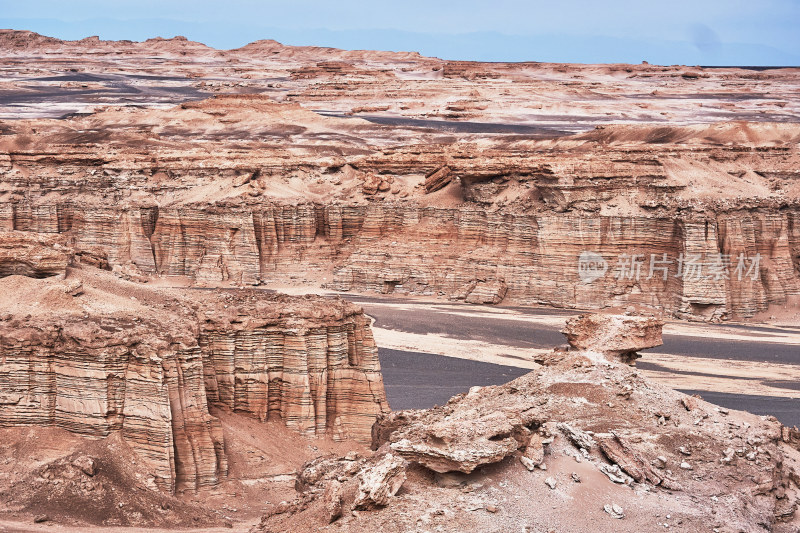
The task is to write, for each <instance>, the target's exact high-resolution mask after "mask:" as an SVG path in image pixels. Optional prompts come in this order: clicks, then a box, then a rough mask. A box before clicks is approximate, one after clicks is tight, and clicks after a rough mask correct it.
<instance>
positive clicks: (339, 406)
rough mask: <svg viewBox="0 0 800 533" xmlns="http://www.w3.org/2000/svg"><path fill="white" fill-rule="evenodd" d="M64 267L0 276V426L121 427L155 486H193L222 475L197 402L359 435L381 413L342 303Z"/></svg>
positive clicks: (91, 430) (366, 435)
mask: <svg viewBox="0 0 800 533" xmlns="http://www.w3.org/2000/svg"><path fill="white" fill-rule="evenodd" d="M69 276H70V277H69V278H68V279H67V280H66V281H63V282H62V281H50V280H31V279H28V278H23V277H19V276H11V277H7V278H4V279H3V280H0V286H2V288H3V292H4V294H5V296H4V300H3V301H4V304H5V305H4V309H5V310H6V311H7V312H8V314H9V315H10V318H9V319H8V320H4V321H2V322H0V358H1V359H2V365H0V403H2V407H3V408H2V409H0V426H2V427H11V426H31V425H33V426H55V427H59V428H64V429H67V430H69V431H72V432H75V433H78V434H82V435H88V436H95V437H104V436H108V435H110V434H112V433H121V435H122V437H123V439H124V440H125V441H126V442H127V443H128V444H129V445H130V446H131V447H132V448H133V449H134V450H135V451H136V452H137V453H139V454H140V455H141V456H142V458H143V459H144V460H146V461H147V462H148V464H150V465H151V468H150V472H151V473H152V475H153V479H154V481H155V482H156V484H157V485H159V486H160V487H162V488H164V489H166V490H175V489H178V490H184V489H192V490H194V489H199V488H203V487H210V486H213V485H215V484H217V483H218V482H219V480H220V479H222V478H224V476H225V475H226V473H227V459H226V455H225V453H224V442H223V435H222V429H221V426H220V425H219V423H218V421H217V419H216V418H215V417H213V416H211V415H210V414H209V410H208V409H209V405H212V406H217V407H223V408H228V409H230V410H235V411H238V412H242V413H247V414H249V415H251V416H253V417H255V418H257V419H259V420H262V421H266V420H280V421H281V422H282V423H283V424H285V425H286V426H287V427H289V428H291V429H294V430H296V431H298V432H300V433H302V434H304V435H308V436H323V435H329V436H331V437H333V438H334V439H340V440H341V439H346V438H353V439H360V440H362V441H368V440H369V439H370V431H371V427H372V424H373V422H374V420H375V418H376V417H377V416H378V415H379V414H380V413H383V412H385V411H386V410H387V409H388V406H387V404H386V398H385V394H384V391H383V381H382V378H381V374H380V365H379V362H378V356H377V349H376V347H375V344H374V341H373V340H372V335H371V333H370V331H369V325H368V322H367V319H366V318H365V317H364V316H363V314H362V313H361V311H360V309H358V308H357V307H355V306H353V305H351V304H347V303H345V302H343V301H336V300H329V299H324V298H311V297H300V298H290V297H285V296H275V295H267V294H265V293H263V292H247V291H242V292H233V293H230V292H229V293H219V294H216V293H209V294H207V295H204V296H202V297H200V298H198V296H200V295H193V297H192V298H191V299H186V298H185V295H181V293H180V292H177V293H169V294H163V293H159V292H158V291H157V290H151V289H146V288H142V287H138V286H136V285H134V284H128V283H125V282H120V281H117V280H116V278H115V277H114V276H113V275H111V274H110V273H101V272H99V271H97V272H95V271H89V270H74V269H73V270H71V271H70V275H69ZM76 279H78V280H80V281H81V286H82V287H83V290H84V293H80V294H77V293H75V290H74V289H72V288H71V287H72V285H71V284H73V282H74V281H75V280H76ZM65 287H67V288H69V289H70V290H65ZM96 309H103V313H102V314H99V313H97V311H96Z"/></svg>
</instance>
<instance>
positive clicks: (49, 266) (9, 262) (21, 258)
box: [0, 231, 71, 278]
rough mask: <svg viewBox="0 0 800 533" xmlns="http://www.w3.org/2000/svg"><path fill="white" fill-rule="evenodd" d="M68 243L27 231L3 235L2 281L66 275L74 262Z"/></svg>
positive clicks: (0, 239)
mask: <svg viewBox="0 0 800 533" xmlns="http://www.w3.org/2000/svg"><path fill="white" fill-rule="evenodd" d="M64 241H65V239H63V238H62V237H61V236H58V235H45V234H37V233H30V232H26V231H0V278H2V277H4V276H12V275H21V276H28V277H31V278H44V277H47V276H56V275H58V274H62V275H63V274H64V272H65V271H66V269H67V265H68V264H69V262H70V260H71V254H70V253H69V250H68V248H67V247H66V246H65V242H64Z"/></svg>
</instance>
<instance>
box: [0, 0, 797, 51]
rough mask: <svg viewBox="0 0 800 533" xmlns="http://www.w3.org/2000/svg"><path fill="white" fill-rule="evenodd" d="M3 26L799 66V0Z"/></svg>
mask: <svg viewBox="0 0 800 533" xmlns="http://www.w3.org/2000/svg"><path fill="white" fill-rule="evenodd" d="M0 27H5V28H14V29H29V30H33V31H37V32H39V33H44V34H47V35H52V36H54V37H60V38H65V39H76V38H81V37H85V36H88V35H99V36H100V37H101V38H104V39H133V40H143V39H146V38H148V37H155V36H162V37H172V36H174V35H185V36H186V37H188V38H190V39H193V40H197V41H202V42H204V43H206V44H209V45H211V46H215V47H217V48H235V47H238V46H242V45H244V44H246V43H247V42H250V41H254V40H258V39H276V40H279V41H281V42H284V43H286V44H307V45H322V46H336V47H340V48H363V49H381V50H413V51H418V52H420V53H422V54H425V55H431V56H438V57H443V58H448V59H478V60H485V61H524V60H530V61H570V62H584V63H586V62H630V63H639V62H641V61H643V60H647V61H650V62H651V63H662V64H675V63H683V64H691V65H695V64H703V65H714V64H717V65H721V64H727V65H800V0H662V1H660V2H652V1H648V0H605V1H603V0H548V1H538V0H528V1H517V0H483V1H477V0H459V1H450V0H446V1H435V0H396V1H392V2H385V1H369V2H357V1H354V0H336V1H311V0H275V1H255V0H215V1H213V2H206V1H202V0H194V1H189V0H173V1H169V0H136V1H129V0H68V1H65V0H44V1H36V0H31V1H19V0H0Z"/></svg>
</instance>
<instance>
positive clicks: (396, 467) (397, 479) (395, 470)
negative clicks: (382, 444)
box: [353, 453, 407, 509]
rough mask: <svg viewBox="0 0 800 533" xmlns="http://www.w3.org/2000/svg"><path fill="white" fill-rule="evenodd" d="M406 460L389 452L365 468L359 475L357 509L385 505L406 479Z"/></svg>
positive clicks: (354, 505) (355, 506)
mask: <svg viewBox="0 0 800 533" xmlns="http://www.w3.org/2000/svg"><path fill="white" fill-rule="evenodd" d="M406 465H407V463H406V461H405V460H404V459H403V458H402V457H399V456H397V455H393V454H391V453H387V454H386V455H384V456H383V458H382V459H381V460H380V461H378V462H377V463H376V464H375V465H373V466H370V467H368V468H365V469H364V470H362V471H361V473H360V474H359V475H358V493H357V494H356V499H355V502H354V503H353V507H354V508H355V509H374V508H376V507H385V506H386V505H388V503H389V500H390V499H391V498H392V497H393V496H394V495H395V494H397V491H398V490H400V487H402V486H403V483H405V481H406Z"/></svg>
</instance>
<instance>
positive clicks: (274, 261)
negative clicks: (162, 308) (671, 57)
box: [0, 96, 800, 320]
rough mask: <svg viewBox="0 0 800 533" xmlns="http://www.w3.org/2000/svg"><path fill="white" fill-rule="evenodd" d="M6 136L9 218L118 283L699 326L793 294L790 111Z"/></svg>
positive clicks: (314, 119)
mask: <svg viewBox="0 0 800 533" xmlns="http://www.w3.org/2000/svg"><path fill="white" fill-rule="evenodd" d="M3 127H4V129H3V132H4V133H3V134H2V135H0V156H2V155H4V153H5V155H7V159H3V160H0V181H1V182H2V189H0V229H5V230H14V231H27V232H32V233H40V234H43V233H48V234H55V233H58V234H62V235H63V236H64V237H65V238H66V239H68V240H70V241H71V242H72V244H73V245H74V247H75V249H76V250H77V252H78V253H79V255H80V254H82V255H84V256H86V257H92V258H95V261H97V262H100V263H107V264H108V265H109V267H110V268H112V269H114V270H116V271H117V272H118V273H120V275H122V276H125V277H127V278H129V279H134V280H140V281H144V280H146V279H147V278H150V277H154V276H157V277H172V276H178V277H182V278H188V279H189V280H190V281H191V282H192V283H194V284H196V285H199V286H204V285H216V284H220V283H234V284H258V283H261V282H277V283H286V282H292V283H308V284H315V285H317V284H320V283H324V284H325V285H326V286H327V287H329V288H333V289H337V290H344V291H377V292H383V293H388V292H398V293H413V294H429V295H441V296H446V297H450V298H455V299H465V300H467V301H471V302H497V301H500V300H502V299H503V298H504V297H505V298H506V299H507V301H508V302H513V303H518V304H523V305H531V304H538V305H551V306H556V307H567V308H587V309H596V308H604V307H616V306H623V307H627V306H629V305H634V306H642V307H645V308H648V310H655V311H663V312H665V313H666V314H667V315H672V316H677V317H684V318H691V319H704V320H717V319H722V318H725V317H738V318H746V317H751V316H753V315H754V314H756V313H758V312H760V311H764V310H765V309H767V308H768V306H769V305H770V304H777V305H781V304H784V303H786V302H787V301H790V300H791V299H792V298H793V297H795V296H797V295H798V294H800V270H798V265H800V252H799V250H800V237H799V235H800V229H798V226H800V224H799V223H798V217H799V216H800V215H798V213H800V187H798V176H800V173H798V170H797V169H798V168H800V167H798V164H800V152H798V150H797V146H798V142H800V129H798V128H797V126H796V125H793V124H777V123H770V124H755V123H726V124H716V125H695V126H682V127H677V126H669V127H664V126H647V125H624V126H603V127H599V128H598V129H596V130H593V131H590V132H586V133H582V134H578V135H562V136H560V137H553V138H550V139H542V138H540V137H537V136H533V135H521V134H513V133H497V134H493V135H491V136H487V135H475V134H472V133H461V132H458V131H456V132H455V133H451V132H447V131H439V130H435V129H433V128H423V127H419V126H417V125H414V126H408V127H406V126H402V125H397V126H380V125H376V124H371V123H369V122H367V121H362V120H359V119H345V118H335V117H326V116H322V115H319V114H315V113H312V112H311V111H308V110H306V109H303V108H301V107H300V106H298V105H295V104H278V103H275V102H274V101H271V100H269V99H268V98H265V97H259V96H235V97H234V96H230V97H220V98H215V99H213V100H210V101H204V102H199V103H191V104H185V105H182V106H180V107H178V108H175V109H171V110H151V111H146V112H145V111H135V112H134V111H123V110H119V109H113V108H112V109H107V110H105V111H102V112H100V113H97V114H94V115H90V116H87V117H79V118H74V119H70V120H65V121H44V120H41V121H17V122H14V123H4V126H3ZM192 132H196V133H192ZM582 269H583V270H582ZM587 269H589V270H587ZM323 278H325V279H323Z"/></svg>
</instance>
